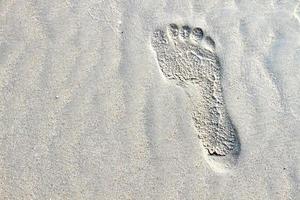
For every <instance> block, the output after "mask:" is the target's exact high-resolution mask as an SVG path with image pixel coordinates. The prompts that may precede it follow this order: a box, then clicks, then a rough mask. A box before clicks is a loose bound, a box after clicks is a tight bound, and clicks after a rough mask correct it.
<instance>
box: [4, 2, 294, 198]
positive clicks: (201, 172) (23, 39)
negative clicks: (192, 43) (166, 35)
mask: <svg viewBox="0 0 300 200" xmlns="http://www.w3.org/2000/svg"><path fill="white" fill-rule="evenodd" d="M169 23H177V24H181V25H184V24H187V25H189V26H192V27H197V26H198V27H201V28H202V29H203V31H204V33H205V34H208V35H210V36H211V37H212V38H213V39H214V41H215V43H216V54H217V55H218V57H219V58H220V63H221V67H222V88H223V93H224V101H225V103H226V109H227V111H228V114H229V115H230V117H231V120H232V122H233V123H234V125H235V127H236V129H237V134H238V137H239V140H240V153H239V156H238V160H237V163H236V164H234V165H231V166H230V167H229V168H227V170H226V171H222V170H221V171H218V170H215V169H214V167H216V166H214V164H212V163H210V162H207V158H208V157H207V155H206V154H207V152H206V151H205V148H203V144H202V142H201V140H199V139H198V137H197V130H196V129H195V127H194V124H193V121H192V118H191V111H190V106H189V102H188V101H189V100H188V97H187V95H186V93H185V91H184V89H183V88H181V87H178V86H177V85H176V84H172V83H171V82H170V81H168V80H167V79H166V78H165V77H164V76H163V74H162V73H161V71H160V68H159V64H158V60H157V58H156V55H155V51H154V50H153V48H152V46H151V39H150V38H151V35H152V34H153V32H154V30H156V29H157V28H159V27H165V26H166V25H168V24H169ZM0 199H18V200H19V199H101V200H102V199H204V200H206V199H210V200H211V199H217V200H219V199H226V200H244V199H245V200H249V199H255V200H257V199H262V200H266V199H271V200H273V199H278V200H282V199H293V200H294V199H295V200H296V199H300V2H299V1H296V0H285V1H279V0H278V1H271V0H260V1H246V0H235V1H230V0H229V1H223V0H215V1H204V0H197V1H196V0H179V1H171V0H155V1H150V0H148V1H146V0H144V1H137V0H136V1H133V0H128V1H120V0H111V1H108V0H86V1H84V0H53V1H45V0H39V1H37V0H18V1H17V0H2V1H0Z"/></svg>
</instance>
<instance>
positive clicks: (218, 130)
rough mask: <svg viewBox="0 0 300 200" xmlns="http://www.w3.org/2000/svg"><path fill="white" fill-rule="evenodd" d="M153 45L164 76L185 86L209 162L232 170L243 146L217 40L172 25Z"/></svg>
mask: <svg viewBox="0 0 300 200" xmlns="http://www.w3.org/2000/svg"><path fill="white" fill-rule="evenodd" d="M151 44H152V46H153V48H154V50H155V52H156V56H157V60H158V64H159V67H160V70H161V72H162V74H163V75H164V76H165V77H166V78H167V80H169V81H173V82H174V84H177V85H179V86H181V87H183V88H184V91H185V92H186V94H187V95H188V97H189V99H190V102H191V105H192V111H191V115H192V118H193V121H194V125H195V127H196V129H197V132H198V137H199V138H200V140H201V143H202V146H203V147H204V149H205V150H204V151H203V152H205V158H206V160H207V161H208V163H209V164H210V166H211V167H212V168H213V169H215V170H216V171H222V172H223V171H226V170H230V169H232V167H234V165H235V164H236V162H237V159H238V155H239V152H240V143H239V139H238V135H237V132H236V129H235V127H234V125H233V124H232V121H231V119H230V116H229V115H228V113H227V111H226V107H225V102H224V98H223V94H222V86H221V66H220V63H219V61H218V56H217V55H216V53H215V42H214V40H213V39H212V38H211V37H209V36H206V35H204V33H203V30H202V29H201V28H198V27H196V28H192V27H190V26H187V25H185V26H181V27H178V25H176V24H170V25H168V26H167V27H166V29H165V30H162V29H157V30H156V31H155V32H154V33H153V36H152V38H151Z"/></svg>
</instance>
